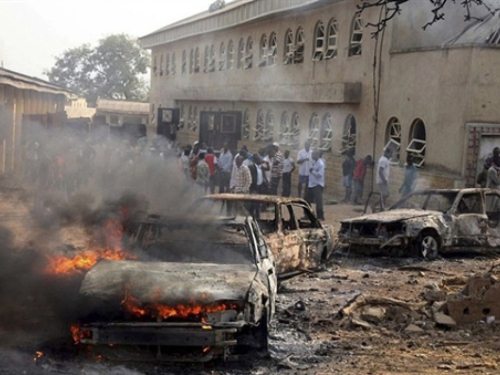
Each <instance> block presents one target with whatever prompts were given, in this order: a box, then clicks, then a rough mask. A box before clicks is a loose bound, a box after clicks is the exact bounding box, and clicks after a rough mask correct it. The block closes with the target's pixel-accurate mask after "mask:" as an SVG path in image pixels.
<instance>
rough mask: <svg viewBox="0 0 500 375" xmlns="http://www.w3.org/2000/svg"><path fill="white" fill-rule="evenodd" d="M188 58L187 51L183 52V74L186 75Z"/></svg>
mask: <svg viewBox="0 0 500 375" xmlns="http://www.w3.org/2000/svg"><path fill="white" fill-rule="evenodd" d="M186 60H187V56H186V50H184V51H182V68H181V69H182V74H186V70H187V61H186Z"/></svg>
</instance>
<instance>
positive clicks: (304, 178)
mask: <svg viewBox="0 0 500 375" xmlns="http://www.w3.org/2000/svg"><path fill="white" fill-rule="evenodd" d="M310 162H311V143H310V142H309V141H306V142H305V143H304V148H303V149H302V150H300V151H299V153H298V154H297V164H298V165H299V186H298V193H299V197H300V198H302V197H303V195H302V186H303V185H305V188H304V196H305V193H306V192H307V189H308V186H309V166H310Z"/></svg>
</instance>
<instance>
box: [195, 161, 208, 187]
mask: <svg viewBox="0 0 500 375" xmlns="http://www.w3.org/2000/svg"><path fill="white" fill-rule="evenodd" d="M198 159H199V160H198V164H197V165H196V185H198V186H199V187H201V188H203V190H204V191H205V193H206V192H207V188H208V183H209V180H210V169H209V167H208V164H207V163H206V162H205V154H204V153H202V152H200V154H199V155H198Z"/></svg>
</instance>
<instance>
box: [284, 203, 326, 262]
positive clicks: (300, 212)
mask: <svg viewBox="0 0 500 375" xmlns="http://www.w3.org/2000/svg"><path fill="white" fill-rule="evenodd" d="M291 207H292V210H293V215H294V216H295V219H296V221H297V225H298V234H299V236H300V241H301V253H300V260H301V268H306V269H307V268H314V267H317V266H318V265H319V264H320V263H321V255H322V253H323V250H324V249H325V248H326V246H327V242H328V236H327V233H326V231H325V229H324V228H323V227H322V225H321V223H320V222H319V220H318V219H317V218H316V216H314V214H313V213H312V211H311V209H310V208H309V207H308V206H307V205H305V204H300V203H293V204H292V205H291Z"/></svg>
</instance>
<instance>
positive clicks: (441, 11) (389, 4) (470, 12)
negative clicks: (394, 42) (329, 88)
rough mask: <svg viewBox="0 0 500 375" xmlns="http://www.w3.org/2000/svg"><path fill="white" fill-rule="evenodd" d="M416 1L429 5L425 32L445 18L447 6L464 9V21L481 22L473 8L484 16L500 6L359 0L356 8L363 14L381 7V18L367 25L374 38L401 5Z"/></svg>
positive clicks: (475, 1) (473, 1) (469, 1)
mask: <svg viewBox="0 0 500 375" xmlns="http://www.w3.org/2000/svg"><path fill="white" fill-rule="evenodd" d="M417 1H419V2H420V3H421V2H423V1H427V2H429V3H430V5H431V9H430V12H431V18H430V20H429V21H428V22H427V23H426V24H425V25H422V28H423V29H424V30H425V29H427V28H428V27H429V26H431V25H433V24H435V23H436V22H438V21H441V20H443V19H444V17H445V6H446V5H447V4H454V5H456V6H461V7H462V8H463V9H464V21H473V20H477V21H482V18H481V17H478V16H477V15H476V12H474V8H476V9H482V10H484V12H482V13H483V14H485V15H488V14H494V13H495V12H497V11H498V10H500V4H499V5H498V6H492V5H490V4H489V2H487V1H486V0H361V4H359V5H358V6H357V7H358V9H359V12H363V11H364V10H365V9H368V8H376V7H382V8H384V12H383V14H384V16H383V17H381V18H380V19H379V20H378V22H377V23H369V24H367V26H371V27H373V28H374V31H373V32H372V34H373V35H374V36H376V35H378V34H379V33H380V32H381V31H382V30H384V29H385V27H386V26H387V23H388V22H389V21H391V20H392V19H393V18H394V17H396V16H397V15H398V14H400V13H401V11H402V7H401V6H402V5H403V4H405V3H407V5H408V6H410V5H411V4H410V3H412V4H415V3H416V2H417Z"/></svg>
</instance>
